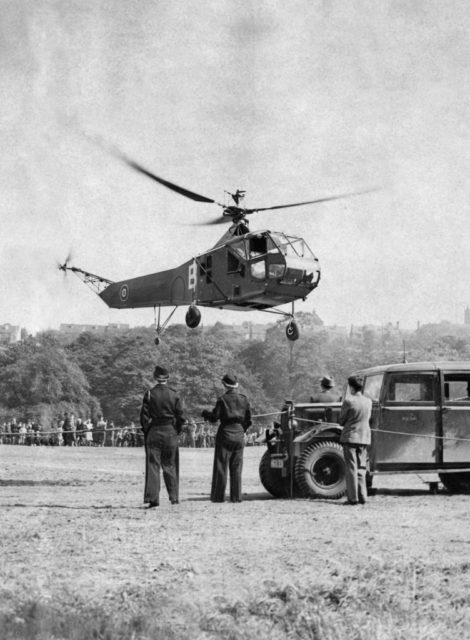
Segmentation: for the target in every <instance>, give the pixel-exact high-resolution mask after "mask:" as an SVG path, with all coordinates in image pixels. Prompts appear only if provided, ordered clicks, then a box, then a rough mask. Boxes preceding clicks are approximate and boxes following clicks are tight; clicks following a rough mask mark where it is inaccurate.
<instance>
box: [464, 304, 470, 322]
mask: <svg viewBox="0 0 470 640" xmlns="http://www.w3.org/2000/svg"><path fill="white" fill-rule="evenodd" d="M463 323H464V324H470V309H469V308H468V307H467V308H466V309H465V314H464V321H463Z"/></svg>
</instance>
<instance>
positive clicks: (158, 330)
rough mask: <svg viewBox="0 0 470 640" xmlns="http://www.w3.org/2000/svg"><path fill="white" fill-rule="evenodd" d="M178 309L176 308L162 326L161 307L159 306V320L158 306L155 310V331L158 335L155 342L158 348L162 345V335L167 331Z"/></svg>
mask: <svg viewBox="0 0 470 640" xmlns="http://www.w3.org/2000/svg"><path fill="white" fill-rule="evenodd" d="M177 308H178V307H175V308H174V309H173V311H172V312H171V313H170V315H169V316H168V318H167V319H166V320H165V322H164V323H163V324H160V310H161V307H160V305H158V319H157V315H156V306H155V307H154V308H153V311H154V314H155V331H156V333H157V337H156V338H155V340H154V342H155V345H156V346H157V347H158V345H159V344H160V342H161V341H162V335H163V333H164V331H165V329H166V325H167V324H168V323H169V322H170V320H171V317H172V315H173V314H174V313H175V311H176V309H177Z"/></svg>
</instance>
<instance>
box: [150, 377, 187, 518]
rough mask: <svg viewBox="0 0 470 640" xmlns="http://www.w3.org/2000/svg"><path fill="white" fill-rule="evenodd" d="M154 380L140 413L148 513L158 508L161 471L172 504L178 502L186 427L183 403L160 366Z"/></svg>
mask: <svg viewBox="0 0 470 640" xmlns="http://www.w3.org/2000/svg"><path fill="white" fill-rule="evenodd" d="M153 377H154V378H155V380H156V382H157V384H156V385H155V386H154V387H152V389H150V390H149V391H147V392H146V394H145V396H144V399H143V402H142V409H141V412H140V424H141V425H142V430H143V432H144V437H145V456H146V465H145V490H144V502H145V503H147V504H148V508H149V509H151V508H153V507H158V504H159V496H160V469H161V470H162V471H163V479H164V481H165V486H166V489H167V491H168V496H169V498H170V502H171V504H178V502H179V451H178V435H179V434H180V433H181V429H182V427H183V424H184V423H185V418H184V416H183V408H182V405H181V402H180V399H179V398H178V395H177V393H176V391H174V389H171V388H170V387H168V378H169V374H168V371H167V370H166V369H164V368H163V367H160V366H157V367H155V370H154V372H153Z"/></svg>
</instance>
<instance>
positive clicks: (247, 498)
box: [181, 492, 277, 502]
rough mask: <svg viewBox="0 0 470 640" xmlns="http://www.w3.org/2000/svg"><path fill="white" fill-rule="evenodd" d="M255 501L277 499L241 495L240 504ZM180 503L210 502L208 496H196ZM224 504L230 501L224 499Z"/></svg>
mask: <svg viewBox="0 0 470 640" xmlns="http://www.w3.org/2000/svg"><path fill="white" fill-rule="evenodd" d="M257 500H277V498H275V497H274V496H272V495H271V494H269V493H265V492H260V493H244V494H243V500H242V502H254V501H257ZM181 502H211V499H210V496H209V495H203V496H197V497H193V498H187V499H186V500H182V501H181ZM225 502H230V499H229V498H225Z"/></svg>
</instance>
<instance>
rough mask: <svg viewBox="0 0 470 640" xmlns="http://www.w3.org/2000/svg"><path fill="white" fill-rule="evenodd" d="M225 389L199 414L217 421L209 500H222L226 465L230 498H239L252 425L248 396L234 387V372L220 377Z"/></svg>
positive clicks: (234, 499) (233, 499)
mask: <svg viewBox="0 0 470 640" xmlns="http://www.w3.org/2000/svg"><path fill="white" fill-rule="evenodd" d="M222 383H223V385H224V387H225V389H226V392H225V393H224V395H223V396H220V398H218V400H217V402H216V404H215V407H214V409H213V410H212V411H207V410H204V411H203V412H202V417H203V418H204V420H208V421H209V422H217V420H219V421H220V425H219V428H218V430H217V435H216V438H215V450H214V468H213V472H212V487H211V500H212V502H224V500H225V487H226V486H227V467H228V469H229V471H230V501H231V502H241V501H242V468H243V449H244V447H245V432H246V431H247V429H249V427H250V426H251V409H250V403H249V402H248V398H247V397H246V396H244V395H243V394H241V393H239V392H238V391H237V389H238V381H237V378H236V377H235V376H232V375H229V374H226V375H225V376H224V377H223V378H222Z"/></svg>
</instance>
